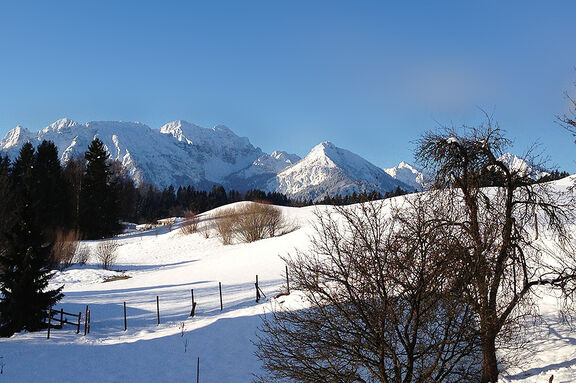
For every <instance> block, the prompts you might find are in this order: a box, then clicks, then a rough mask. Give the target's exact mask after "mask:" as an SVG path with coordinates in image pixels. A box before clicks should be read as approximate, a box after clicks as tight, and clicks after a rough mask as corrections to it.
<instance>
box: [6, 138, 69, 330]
mask: <svg viewBox="0 0 576 383" xmlns="http://www.w3.org/2000/svg"><path fill="white" fill-rule="evenodd" d="M34 163H35V155H34V148H33V147H32V145H31V144H25V145H24V146H23V147H22V149H21V150H20V156H19V157H18V158H17V159H16V161H15V162H14V166H13V169H12V174H11V182H12V185H13V187H12V190H13V197H14V199H13V204H14V213H13V217H12V222H11V224H10V225H11V227H10V229H8V230H7V232H6V233H4V234H3V236H4V238H3V239H4V240H3V250H2V251H1V252H0V293H1V294H2V299H1V300H0V336H10V335H12V334H14V333H15V332H18V331H21V330H28V331H35V330H39V329H41V328H43V323H44V315H45V311H46V310H48V308H49V307H51V306H52V305H54V304H55V303H56V302H58V301H59V300H60V299H61V298H62V293H61V292H60V291H61V290H62V287H60V288H58V289H55V290H47V289H46V288H47V287H48V282H49V280H50V278H51V277H52V273H51V272H50V252H51V250H52V244H51V243H49V242H47V241H46V236H45V231H44V228H43V227H42V226H41V225H40V224H39V221H38V219H37V214H36V213H37V208H38V201H37V200H36V199H35V194H36V190H37V183H36V179H35V177H34V172H35V171H34Z"/></svg>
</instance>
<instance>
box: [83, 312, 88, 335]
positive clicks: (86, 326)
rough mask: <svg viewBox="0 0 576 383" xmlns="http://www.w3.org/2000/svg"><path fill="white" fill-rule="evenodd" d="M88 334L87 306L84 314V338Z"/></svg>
mask: <svg viewBox="0 0 576 383" xmlns="http://www.w3.org/2000/svg"><path fill="white" fill-rule="evenodd" d="M87 332H88V305H86V312H85V313H84V336H86V333H87Z"/></svg>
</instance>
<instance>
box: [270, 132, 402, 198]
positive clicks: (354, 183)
mask: <svg viewBox="0 0 576 383" xmlns="http://www.w3.org/2000/svg"><path fill="white" fill-rule="evenodd" d="M398 186H399V187H401V188H403V189H405V190H413V188H412V187H410V186H408V185H406V184H404V183H403V182H401V181H398V180H396V179H394V178H392V177H391V176H390V175H388V174H387V173H386V172H385V171H384V170H382V169H380V168H378V167H377V166H375V165H373V164H372V163H370V162H368V161H367V160H365V159H364V158H362V157H360V156H359V155H357V154H355V153H352V152H350V151H348V150H345V149H342V148H339V147H337V146H335V145H334V144H332V143H331V142H322V143H320V144H319V145H316V146H315V147H314V148H312V150H311V151H310V152H309V153H308V155H306V157H304V158H303V159H302V160H300V161H298V162H297V163H296V164H294V165H292V166H289V167H287V168H286V169H284V170H283V171H281V172H280V173H278V175H277V176H276V177H275V178H274V179H272V180H270V181H269V182H268V186H267V189H268V190H276V191H279V192H280V193H284V194H286V195H288V196H291V197H293V198H305V199H312V200H321V199H323V198H324V197H325V196H326V195H330V196H333V195H335V194H352V193H353V192H357V193H359V192H362V191H367V192H371V191H373V190H377V191H380V192H382V193H384V192H385V191H392V190H394V189H396V187H398Z"/></svg>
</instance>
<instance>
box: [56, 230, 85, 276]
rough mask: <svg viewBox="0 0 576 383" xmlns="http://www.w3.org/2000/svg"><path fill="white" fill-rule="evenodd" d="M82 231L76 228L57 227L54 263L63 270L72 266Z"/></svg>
mask: <svg viewBox="0 0 576 383" xmlns="http://www.w3.org/2000/svg"><path fill="white" fill-rule="evenodd" d="M79 238H80V233H78V231H76V230H68V231H66V230H63V229H57V230H56V234H55V239H54V246H53V247H52V254H51V258H52V264H53V265H54V266H55V267H58V268H59V269H61V270H63V269H65V268H67V267H70V265H71V264H72V262H73V261H74V254H75V253H76V249H77V248H78V239H79Z"/></svg>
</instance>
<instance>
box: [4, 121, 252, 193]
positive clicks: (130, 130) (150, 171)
mask: <svg viewBox="0 0 576 383" xmlns="http://www.w3.org/2000/svg"><path fill="white" fill-rule="evenodd" d="M94 137H98V138H100V139H101V140H102V141H103V142H104V144H105V145H106V148H107V150H108V151H109V153H110V155H111V158H113V159H115V160H118V161H120V162H121V163H122V165H123V166H124V167H125V168H126V170H127V172H128V174H130V175H131V176H132V177H133V179H134V180H135V181H136V182H137V183H143V182H147V183H153V184H157V185H159V186H162V187H165V186H169V185H175V186H179V185H190V184H191V185H195V186H197V187H198V186H200V187H202V186H205V185H206V186H211V184H214V183H220V182H223V180H224V178H225V177H226V176H227V175H229V174H230V173H232V172H234V171H235V170H239V169H242V168H244V167H246V166H248V165H249V164H251V163H252V162H253V161H254V160H255V159H257V158H258V157H259V156H261V155H262V151H261V150H260V149H258V148H254V147H253V146H252V145H251V144H250V142H249V141H248V139H247V138H240V137H238V136H236V135H235V134H234V133H233V132H232V131H231V130H230V129H228V128H226V127H223V126H218V127H215V128H213V129H205V128H200V127H197V126H195V125H192V124H189V123H187V122H184V121H175V122H173V123H169V124H166V125H164V126H163V127H162V128H161V130H160V131H159V130H155V129H151V128H150V127H148V126H146V125H144V124H141V123H136V122H121V121H94V122H88V123H85V124H80V123H77V122H75V121H72V120H69V119H61V120H58V121H56V122H54V123H53V124H51V125H49V126H47V127H46V128H44V129H42V130H40V131H39V132H38V133H36V134H33V133H30V132H29V131H27V130H25V129H23V128H20V127H18V128H15V129H13V130H11V131H10V132H8V134H7V136H6V138H5V139H4V140H2V142H1V143H0V150H1V151H3V152H5V153H7V154H8V155H9V156H10V157H12V158H15V157H16V156H17V154H18V150H19V149H20V147H21V146H22V145H23V144H24V143H25V142H27V141H32V142H33V143H34V144H35V145H37V144H38V143H40V142H41V141H42V140H50V141H53V142H54V143H55V144H56V146H57V147H58V151H59V153H60V154H61V160H62V162H65V161H67V160H68V159H70V158H73V157H75V156H81V155H83V153H84V152H85V151H86V149H87V148H88V145H89V144H90V142H91V141H92V140H93V139H94Z"/></svg>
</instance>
